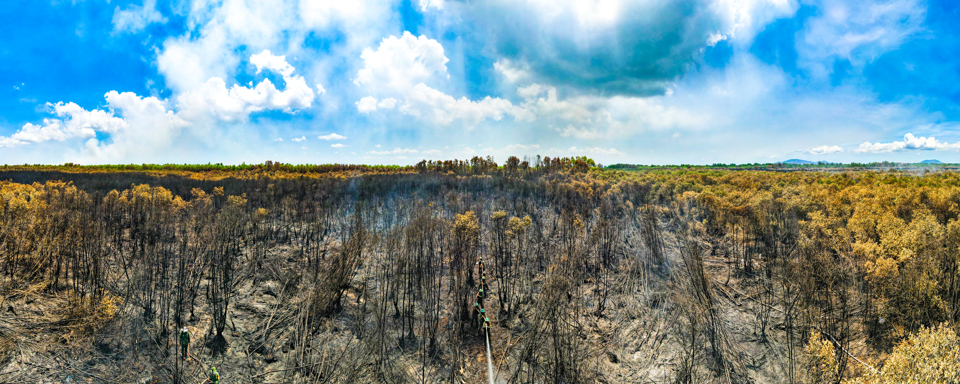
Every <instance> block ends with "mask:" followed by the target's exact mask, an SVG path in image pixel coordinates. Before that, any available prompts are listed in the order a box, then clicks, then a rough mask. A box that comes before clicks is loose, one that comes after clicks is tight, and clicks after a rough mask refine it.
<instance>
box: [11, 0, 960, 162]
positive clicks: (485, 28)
mask: <svg viewBox="0 0 960 384" xmlns="http://www.w3.org/2000/svg"><path fill="white" fill-rule="evenodd" d="M958 20H960V5H957V3H956V2H953V1H918V0H885V1H871V0H865V1H846V0H834V1H806V0H804V1H791V0H685V1H671V0H658V1H652V0H644V1H627V0H580V1H572V0H551V1H544V0H530V1H519V0H511V1H501V0H487V1H452V0H403V1H379V0H378V1H360V0H356V1H342V0H337V1H326V0H290V1H280V0H226V1H212V0H194V1H189V0H174V1H162V0H135V1H120V0H110V1H108V0H72V1H71V0H56V1H49V0H40V1H23V0H14V1H6V2H0V163H8V164H22V163H31V164H33V163H64V162H75V163H85V164H95V163H142V162H147V163H167V162H173V163H198V162H199V163H206V162H215V163H216V162H223V163H241V162H247V163H259V162H263V161H265V160H273V161H282V162H290V163H331V162H341V163H370V164H411V163H415V162H416V161H419V160H420V159H424V158H427V159H451V158H460V159H463V158H469V157H471V156H474V155H482V156H486V155H492V156H494V157H495V158H496V159H497V160H499V161H503V160H504V159H506V157H507V156H510V155H517V156H524V155H537V154H540V155H546V156H557V155H561V156H570V155H577V156H580V155H586V156H590V157H592V158H595V159H597V160H598V161H599V162H601V163H604V164H612V163H639V164H678V163H693V164H710V163H717V162H722V163H748V162H775V161H782V160H786V159H790V158H803V159H808V160H814V161H842V162H850V161H858V162H865V161H877V160H890V161H907V162H913V161H920V160H924V159H934V158H935V159H939V160H941V161H946V162H960V152H958V150H960V123H958V122H960V53H958V52H960V23H958V22H957V21H958Z"/></svg>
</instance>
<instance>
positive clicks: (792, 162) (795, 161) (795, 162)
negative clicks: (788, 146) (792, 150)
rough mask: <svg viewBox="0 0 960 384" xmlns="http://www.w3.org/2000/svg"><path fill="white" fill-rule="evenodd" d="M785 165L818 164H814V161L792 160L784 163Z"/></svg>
mask: <svg viewBox="0 0 960 384" xmlns="http://www.w3.org/2000/svg"><path fill="white" fill-rule="evenodd" d="M783 163H784V164H798V165H806V164H816V162H814V161H810V160H801V159H790V160H787V161H784V162H783Z"/></svg>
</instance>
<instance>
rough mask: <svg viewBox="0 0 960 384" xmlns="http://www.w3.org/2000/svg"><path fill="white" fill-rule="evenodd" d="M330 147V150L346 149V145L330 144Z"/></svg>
mask: <svg viewBox="0 0 960 384" xmlns="http://www.w3.org/2000/svg"><path fill="white" fill-rule="evenodd" d="M330 147H332V148H343V147H346V145H344V144H340V143H337V144H330Z"/></svg>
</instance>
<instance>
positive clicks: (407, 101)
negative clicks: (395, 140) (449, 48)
mask: <svg viewBox="0 0 960 384" xmlns="http://www.w3.org/2000/svg"><path fill="white" fill-rule="evenodd" d="M360 58H361V59H362V60H363V63H364V67H363V68H361V69H360V70H359V71H358V72H357V77H356V78H355V79H354V80H353V82H354V84H356V85H358V86H361V87H363V88H364V89H367V90H369V91H371V92H373V93H375V94H377V95H385V96H388V97H385V98H383V100H382V101H380V102H379V103H378V102H377V98H376V97H374V96H367V97H364V98H362V99H360V100H359V101H357V103H356V105H357V110H358V111H360V112H361V113H370V112H373V111H376V110H377V108H384V109H389V108H393V107H395V106H397V105H399V110H400V112H402V113H404V114H407V115H410V116H414V117H417V118H420V119H422V120H425V121H428V122H430V123H432V124H434V125H438V126H449V125H451V124H453V123H454V122H456V121H461V122H463V123H465V124H466V125H467V128H470V127H473V126H475V125H476V124H478V123H480V122H482V121H484V120H494V121H497V120H501V119H502V118H503V116H504V115H510V116H513V117H514V118H515V119H516V120H519V121H532V120H533V119H534V116H533V115H532V114H530V113H529V112H527V111H526V110H524V109H523V108H521V107H518V106H516V105H513V103H511V102H510V101H509V100H505V99H501V98H493V97H489V96H488V97H486V98H484V99H482V100H478V101H473V100H470V99H468V98H466V97H461V98H459V99H457V98H454V97H453V96H450V95H448V94H446V93H444V92H442V91H439V90H437V89H435V88H432V87H430V86H428V85H426V83H427V82H435V81H444V80H446V79H447V78H449V75H448V74H447V66H446V63H447V62H448V61H449V59H447V57H446V56H445V54H444V50H443V46H442V45H441V44H440V43H439V42H437V41H436V40H433V39H430V38H427V37H426V36H419V37H415V36H413V35H412V34H410V33H409V32H404V33H403V35H402V36H401V37H396V36H390V37H387V38H384V39H383V41H382V42H381V43H380V45H379V46H378V47H377V50H376V51H374V50H373V49H370V48H368V49H366V50H364V51H363V54H361V56H360ZM395 97H396V98H395ZM397 98H400V99H402V103H401V102H400V101H399V100H398V99H397Z"/></svg>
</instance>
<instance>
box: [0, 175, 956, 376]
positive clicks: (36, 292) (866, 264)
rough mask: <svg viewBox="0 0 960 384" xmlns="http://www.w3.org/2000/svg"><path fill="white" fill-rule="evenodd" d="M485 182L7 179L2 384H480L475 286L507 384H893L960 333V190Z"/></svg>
mask: <svg viewBox="0 0 960 384" xmlns="http://www.w3.org/2000/svg"><path fill="white" fill-rule="evenodd" d="M474 163H475V164H470V163H466V162H458V163H449V164H447V163H445V162H443V163H440V162H438V163H424V164H421V165H419V166H418V167H417V171H419V173H416V174H413V173H402V174H386V175H385V174H379V173H378V174H373V175H362V174H361V175H356V176H355V177H349V178H330V179H327V178H293V177H284V178H276V179H273V178H270V177H269V176H264V177H262V178H260V177H257V178H251V179H248V180H222V181H223V183H222V186H220V185H208V186H206V187H204V188H192V189H189V190H187V189H186V188H173V189H167V188H164V187H157V186H149V185H142V184H141V185H132V186H129V184H127V185H128V187H122V185H123V184H122V183H123V181H122V180H117V181H114V182H113V183H114V184H118V185H120V187H118V188H117V189H114V187H111V184H110V183H106V182H104V181H103V180H98V181H96V182H95V183H91V185H83V184H82V183H78V184H77V185H74V184H70V183H62V182H47V183H44V184H40V183H36V184H17V183H12V182H4V183H2V184H0V263H2V264H0V271H2V275H3V280H2V282H0V381H2V382H10V383H18V382H22V383H27V382H29V383H35V382H47V381H52V382H63V381H65V380H67V379H68V377H69V379H70V380H72V381H73V382H106V383H112V382H124V383H129V382H138V383H154V382H156V383H194V382H197V381H199V380H202V378H203V374H204V373H205V372H206V370H207V369H209V367H211V366H216V367H218V369H219V370H220V372H221V375H222V377H223V380H224V382H231V383H232V382H238V383H320V382H331V383H358V382H377V383H406V382H419V383H433V382H451V383H479V382H486V380H487V372H486V365H485V364H486V363H485V357H484V351H483V348H484V338H483V332H482V331H481V329H480V328H479V327H478V322H477V318H476V317H475V314H474V302H475V300H476V290H477V287H478V286H480V284H481V281H483V282H484V283H485V285H483V286H484V287H485V289H486V293H485V296H484V302H483V307H484V309H485V313H486V314H487V316H488V317H489V318H490V320H491V322H492V327H491V331H490V335H491V339H490V342H491V344H492V352H493V360H494V362H495V369H494V374H493V375H494V379H495V381H497V382H511V383H540V382H553V383H580V382H607V383H619V382H622V383H638V382H639V383H701V382H718V383H760V382H787V383H794V382H841V381H843V380H847V379H850V378H855V377H860V376H862V375H874V376H863V377H866V378H873V377H880V376H876V375H879V374H880V373H879V372H881V369H882V367H883V363H884V358H885V357H886V356H887V354H888V353H891V351H892V350H893V346H894V345H896V344H897V343H898V342H899V341H901V340H903V339H905V338H906V337H907V336H908V335H910V334H912V333H914V332H916V331H918V330H920V329H925V328H923V327H933V326H937V325H939V324H940V323H947V324H948V325H949V324H952V323H953V322H955V321H956V320H957V319H956V316H957V314H958V313H960V311H958V310H957V308H960V305H958V304H957V297H960V295H958V293H957V292H960V290H958V288H957V287H958V286H960V284H958V282H960V279H958V278H957V276H958V273H960V271H957V265H958V263H957V261H956V260H957V259H956V253H955V249H956V246H957V245H960V236H958V235H956V233H960V224H957V223H958V221H957V217H958V214H960V212H958V208H956V207H957V203H960V192H958V190H957V187H954V186H952V185H953V184H951V181H950V180H954V179H950V177H954V178H955V176H951V175H939V176H928V177H931V179H926V180H924V179H922V178H897V179H895V180H892V181H891V183H890V184H882V183H881V184H880V186H878V184H877V181H878V180H880V181H883V180H886V179H878V178H879V177H880V176H878V175H874V174H859V175H857V176H855V177H857V178H859V179H853V178H852V177H851V176H850V175H847V176H842V175H816V174H810V175H805V176H803V177H806V178H807V179H797V177H798V176H797V174H790V175H782V174H773V173H761V172H728V173H719V172H713V173H698V172H695V171H690V172H686V173H683V172H680V173H672V172H664V173H658V172H649V173H636V174H628V173H623V172H610V171H598V170H593V171H589V172H588V171H587V169H586V168H588V167H584V166H576V165H577V163H576V162H569V163H563V162H558V163H556V164H554V163H555V162H553V161H547V162H545V163H541V165H538V164H537V163H536V162H534V163H533V164H530V163H521V162H519V161H512V162H508V163H509V164H512V165H510V166H509V167H505V168H497V167H496V164H495V163H492V160H490V159H480V160H479V161H475V162H474ZM542 164H547V165H542ZM565 164H566V165H565ZM101 176H102V175H101ZM33 177H37V176H36V175H34V176H33ZM98 177H99V176H98ZM935 177H939V178H935ZM894 182H895V183H894ZM163 183H168V184H169V183H173V181H171V180H164V181H163ZM174 190H180V191H184V192H183V193H174V192H173V191H174ZM871 212H872V213H871ZM951 247H953V248H951ZM481 258H482V259H483V260H484V262H485V266H486V271H485V274H486V275H485V279H484V277H483V276H481V275H480V272H479V270H478V269H477V262H478V261H479V260H480V259H481ZM183 326H186V327H188V329H190V330H191V333H192V335H193V343H192V344H191V347H190V349H191V353H192V355H193V356H192V358H191V359H187V360H182V359H180V358H179V349H178V348H179V346H178V345H177V331H176V330H178V329H180V327H183ZM947 329H949V328H947ZM942 332H948V331H942ZM811 334H815V335H817V336H816V337H812V336H810V335H811ZM923 337H925V338H919V339H918V340H928V339H930V338H931V337H933V336H930V335H928V334H924V336H923ZM904 348H905V347H904ZM923 348H925V346H924V345H920V346H917V347H916V348H915V349H918V350H923ZM938 353H939V352H938ZM864 380H866V379H864ZM871 380H873V379H871Z"/></svg>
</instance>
